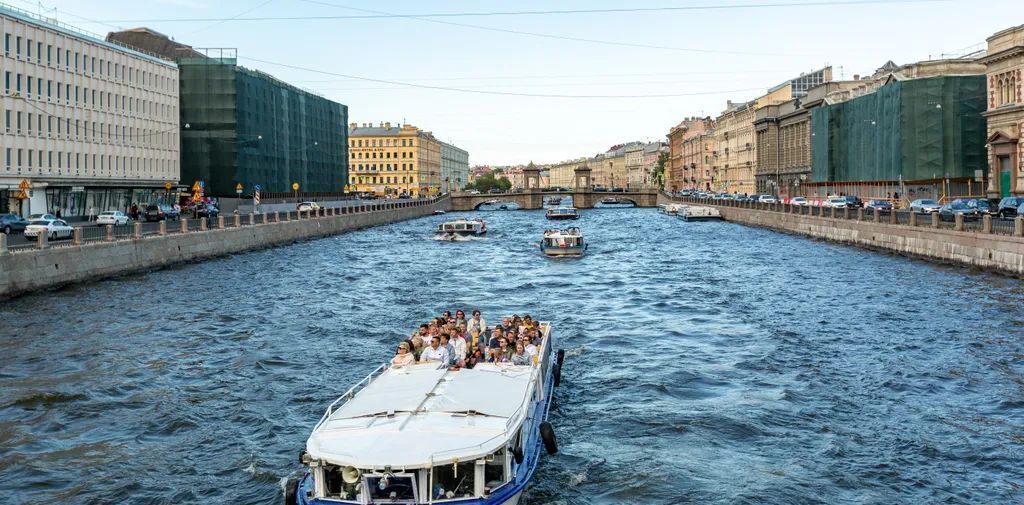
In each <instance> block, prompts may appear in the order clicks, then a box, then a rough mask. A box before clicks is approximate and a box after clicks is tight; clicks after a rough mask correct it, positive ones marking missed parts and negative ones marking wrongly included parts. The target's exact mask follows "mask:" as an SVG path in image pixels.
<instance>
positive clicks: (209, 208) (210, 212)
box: [192, 203, 220, 219]
mask: <svg viewBox="0 0 1024 505" xmlns="http://www.w3.org/2000/svg"><path fill="white" fill-rule="evenodd" d="M192 212H193V214H195V216H196V219H199V218H201V217H205V218H207V219H213V218H215V217H217V216H218V215H220V209H218V208H217V206H216V205H213V204H212V203H201V204H199V205H196V206H195V207H193V209H192Z"/></svg>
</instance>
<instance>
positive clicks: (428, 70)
mask: <svg viewBox="0 0 1024 505" xmlns="http://www.w3.org/2000/svg"><path fill="white" fill-rule="evenodd" d="M0 1H4V2H6V3H9V4H12V5H14V6H16V7H19V8H23V9H26V10H30V11H33V12H39V10H40V8H39V7H38V3H37V2H34V1H29V0H0ZM833 1H834V0H820V1H815V0H803V1H801V0H734V1H729V2H722V1H713V0H692V1H680V0H635V1H625V0H564V1H539V0H529V1H517V2H509V1H504V2H502V1H496V0H492V1H469V0H454V1H419V2H416V1H408V0H396V1H392V2H381V1H359V0H247V1H243V0H224V1H202V0H57V1H54V0H51V1H43V2H42V4H43V8H44V9H45V8H50V9H52V8H54V7H56V8H57V11H56V12H57V17H58V19H60V20H61V21H64V22H67V23H69V24H73V25H76V26H79V27H81V28H82V29H85V30H89V31H92V32H96V33H99V34H105V33H106V32H107V31H110V30H113V29H116V27H124V28H131V27H136V26H148V27H150V28H152V29H155V30H157V31H159V32H162V33H164V34H167V35H169V36H171V37H173V38H174V39H175V40H177V41H179V42H182V43H185V44H189V45H192V46H194V47H197V48H198V47H231V48H237V49H238V55H239V63H241V64H243V65H245V66H248V67H250V68H256V69H259V70H262V71H265V72H267V73H270V74H273V75H275V76H277V77H278V78H280V79H282V80H285V81H287V82H290V83H292V84H295V85H297V86H300V87H303V88H306V89H309V90H312V91H315V92H318V93H320V94H322V95H324V96H326V97H328V98H331V99H333V100H336V101H339V102H341V103H344V104H346V105H348V107H349V116H350V121H354V122H359V123H364V122H374V123H377V122H382V121H390V122H392V123H398V122H403V121H404V122H409V123H412V124H414V125H416V126H419V127H422V128H424V129H426V130H430V131H433V132H434V134H435V135H436V136H437V137H438V138H440V139H442V140H445V141H450V142H453V143H455V144H456V145H458V146H460V147H462V148H464V149H466V150H468V151H469V154H470V164H473V165H476V164H515V163H525V162H527V161H530V160H533V161H536V162H538V163H546V162H555V161H560V160H563V159H567V158H571V157H577V156H585V155H592V154H595V153H597V152H601V151H604V150H605V149H607V148H608V147H610V146H611V145H613V144H617V143H621V142H624V141H629V140H655V139H664V137H665V135H666V133H667V132H668V130H669V128H671V127H672V126H673V125H675V124H677V123H678V122H679V121H680V120H681V119H682V118H684V117H686V116H691V115H710V116H715V115H717V114H718V113H720V112H721V110H722V109H723V108H724V107H725V103H726V100H729V99H731V100H734V101H740V100H750V99H752V98H755V97H757V96H758V95H760V94H763V93H764V91H765V90H766V89H767V88H768V87H771V86H773V85H775V84H778V83H780V82H783V81H785V80H787V79H789V78H792V77H795V76H797V75H799V74H800V72H807V71H811V70H815V69H818V68H821V67H822V66H825V65H826V64H828V65H832V66H833V68H834V73H835V77H836V78H840V77H846V78H850V77H851V76H852V75H853V74H869V73H871V72H872V71H873V70H874V69H875V68H877V67H879V66H881V65H882V64H883V63H885V62H886V61H887V60H893V61H895V62H896V63H898V64H902V63H909V62H913V61H918V60H923V59H928V58H929V57H932V58H936V57H938V56H939V55H941V54H943V53H957V52H962V51H963V50H965V49H967V48H971V47H974V46H977V47H981V46H982V45H983V44H984V42H985V38H986V37H988V36H990V35H991V34H993V33H995V32H996V31H999V30H1002V29H1004V28H1008V27H1010V26H1013V25H1015V24H1020V23H1024V17H1021V16H1018V17H1017V18H1016V19H1012V16H1004V17H1002V20H998V19H999V16H993V14H994V13H1013V12H1017V13H1020V0H991V1H989V2H986V3H984V4H978V3H976V2H965V1H903V2H891V1H884V0H883V1H878V2H875V3H861V4H859V5H856V4H844V5H835V4H833V5H820V4H821V3H832V2H833ZM787 3H789V4H792V3H801V4H803V5H797V6H794V5H789V6H777V5H779V4H787ZM764 4H773V5H776V6H772V7H761V8H752V7H749V6H751V5H764ZM808 4H819V5H808ZM701 6H704V7H708V6H713V7H715V8H714V9H703V10H701V9H689V10H652V11H641V12H609V13H574V14H523V15H500V16H499V15H491V16H481V15H476V16H458V17H432V18H429V19H431V20H433V21H425V20H424V18H417V19H413V18H408V17H360V18H352V17H351V16H365V15H367V14H369V12H367V11H378V12H387V13H392V14H428V13H430V14H439V13H470V12H472V13H481V12H491V13H493V12H508V11H551V10H574V9H577V10H578V9H622V8H629V9H637V8H662V7H701ZM744 6H747V7H744ZM360 9H362V10H360ZM48 15H51V16H52V15H53V11H52V10H50V11H48ZM331 16H333V17H335V18H337V17H338V16H349V17H348V18H345V19H327V17H331ZM256 17H259V18H275V17H277V18H280V17H317V18H320V19H301V20H296V19H292V20H282V19H267V20H259V21H242V20H232V21H211V20H212V19H226V18H256ZM83 18H85V19H83ZM181 19H187V20H194V19H204V20H203V21H172V20H181ZM446 23H459V24H469V25H475V26H482V27H488V28H493V29H499V30H507V31H516V32H531V33H537V34H544V35H553V36H556V37H565V38H576V39H580V38H582V39H592V40H599V41H608V42H615V43H622V44H633V45H639V46H657V47H635V46H623V45H611V44H601V43H596V42H586V41H580V40H565V39H559V38H547V37H538V36H531V35H524V34H521V33H509V32H507V31H505V32H502V31H493V30H485V29H480V28H474V27H468V26H457V25H453V24H446ZM249 58H256V59H259V60H264V61H265V62H274V63H283V64H287V65H292V66H295V67H301V69H299V68H288V67H284V66H280V65H275V64H270V63H265V62H258V61H254V60H252V59H249ZM303 69H312V70H317V71H320V72H328V73H329V74H325V73H320V72H314V71H308V70H303ZM330 74H345V75H349V76H358V77H360V78H371V79H379V80H385V81H400V82H407V83H415V84H419V85H426V86H438V87H449V88H459V89H463V90H476V91H486V92H502V93H522V94H540V95H571V96H573V98H566V97H535V96H534V97H531V96H514V95H501V94H482V93H470V92H458V91H449V90H442V89H424V88H412V87H407V86H402V85H397V84H390V83H382V82H373V81H366V80H360V79H353V78H346V77H339V76H337V75H330ZM594 95H602V96H612V97H606V98H578V97H579V96H594ZM637 95H686V96H672V97H657V98H652V97H636V96H637ZM623 96H633V97H632V98H626V97H623Z"/></svg>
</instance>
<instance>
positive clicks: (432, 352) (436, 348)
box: [420, 336, 448, 365]
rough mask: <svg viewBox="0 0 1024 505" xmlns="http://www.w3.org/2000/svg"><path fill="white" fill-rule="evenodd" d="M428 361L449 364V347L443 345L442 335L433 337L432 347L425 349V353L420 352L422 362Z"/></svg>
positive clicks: (431, 340)
mask: <svg viewBox="0 0 1024 505" xmlns="http://www.w3.org/2000/svg"><path fill="white" fill-rule="evenodd" d="M428 362H440V363H444V364H445V365H447V364H448V349H447V348H445V347H441V337H438V336H434V337H431V339H430V347H427V348H426V349H423V354H420V363H428Z"/></svg>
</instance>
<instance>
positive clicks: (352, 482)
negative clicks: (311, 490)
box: [324, 465, 362, 502]
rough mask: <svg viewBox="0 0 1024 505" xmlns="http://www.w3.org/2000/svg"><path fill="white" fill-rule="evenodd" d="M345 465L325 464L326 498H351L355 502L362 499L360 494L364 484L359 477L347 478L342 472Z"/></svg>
mask: <svg viewBox="0 0 1024 505" xmlns="http://www.w3.org/2000/svg"><path fill="white" fill-rule="evenodd" d="M343 468H344V467H340V466H334V465H326V466H324V491H325V492H326V493H327V494H326V496H324V498H331V499H336V500H351V501H354V502H359V501H361V500H360V498H359V494H360V491H361V488H362V486H361V485H360V484H361V483H360V481H359V478H358V474H357V476H356V478H351V477H350V478H349V479H348V481H346V480H345V478H344V474H343V473H342V470H343Z"/></svg>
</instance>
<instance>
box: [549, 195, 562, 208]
mask: <svg viewBox="0 0 1024 505" xmlns="http://www.w3.org/2000/svg"><path fill="white" fill-rule="evenodd" d="M548 205H550V206H552V207H557V206H559V205H562V197H560V196H552V197H550V198H548Z"/></svg>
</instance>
